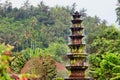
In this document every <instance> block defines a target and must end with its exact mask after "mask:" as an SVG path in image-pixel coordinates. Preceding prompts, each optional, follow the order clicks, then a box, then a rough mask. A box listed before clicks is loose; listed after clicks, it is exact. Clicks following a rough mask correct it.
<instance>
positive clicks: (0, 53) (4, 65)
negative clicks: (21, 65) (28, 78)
mask: <svg viewBox="0 0 120 80" xmlns="http://www.w3.org/2000/svg"><path fill="white" fill-rule="evenodd" d="M11 49H12V48H11V47H8V46H5V44H0V79H1V80H12V79H11V78H10V76H9V74H8V73H7V69H8V68H9V63H8V62H9V61H10V60H11V58H10V57H9V56H7V55H5V52H6V51H11Z"/></svg>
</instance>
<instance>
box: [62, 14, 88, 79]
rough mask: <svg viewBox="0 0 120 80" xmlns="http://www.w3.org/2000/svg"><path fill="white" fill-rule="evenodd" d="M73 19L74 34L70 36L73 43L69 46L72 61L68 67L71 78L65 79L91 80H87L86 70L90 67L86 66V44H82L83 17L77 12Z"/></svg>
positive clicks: (69, 55)
mask: <svg viewBox="0 0 120 80" xmlns="http://www.w3.org/2000/svg"><path fill="white" fill-rule="evenodd" d="M72 17H73V20H71V22H72V27H70V29H71V31H72V34H71V35H70V36H69V37H70V40H71V42H70V44H68V46H69V48H70V50H71V52H70V53H68V54H67V56H68V58H69V59H70V66H66V68H67V69H68V70H69V71H70V72H71V73H70V75H69V78H65V79H64V80H90V79H89V78H85V70H86V69H87V68H88V66H86V65H85V60H86V56H87V54H85V53H83V51H84V47H85V44H83V43H82V38H83V37H84V36H83V35H82V31H83V27H82V26H81V23H82V20H81V19H80V17H81V15H80V13H78V12H75V13H73V14H72Z"/></svg>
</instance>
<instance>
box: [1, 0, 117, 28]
mask: <svg viewBox="0 0 120 80" xmlns="http://www.w3.org/2000/svg"><path fill="white" fill-rule="evenodd" d="M1 1H2V2H4V1H5V0H1ZM9 1H11V2H12V4H13V6H18V7H19V6H21V5H22V4H23V3H24V2H25V1H26V0H9ZM29 1H30V3H31V4H33V5H37V4H38V3H39V2H40V1H43V2H44V3H45V4H46V5H48V6H50V7H53V6H55V5H59V6H71V5H72V4H73V3H76V4H77V9H78V10H79V9H82V8H85V9H87V14H88V15H90V16H95V15H97V16H98V17H100V19H102V20H103V19H105V20H107V22H108V24H110V25H111V24H115V25H116V26H118V25H117V23H115V21H116V13H115V8H116V7H117V6H116V4H117V0H29Z"/></svg>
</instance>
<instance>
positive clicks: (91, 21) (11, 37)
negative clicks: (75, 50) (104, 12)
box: [0, 0, 120, 80]
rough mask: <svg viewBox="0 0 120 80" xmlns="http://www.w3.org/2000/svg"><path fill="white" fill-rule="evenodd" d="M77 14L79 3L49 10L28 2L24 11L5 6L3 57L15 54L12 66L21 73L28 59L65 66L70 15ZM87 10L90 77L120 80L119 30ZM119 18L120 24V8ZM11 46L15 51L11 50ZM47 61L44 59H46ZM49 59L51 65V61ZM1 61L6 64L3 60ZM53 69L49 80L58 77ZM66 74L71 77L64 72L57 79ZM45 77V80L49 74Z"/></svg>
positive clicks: (0, 23)
mask: <svg viewBox="0 0 120 80" xmlns="http://www.w3.org/2000/svg"><path fill="white" fill-rule="evenodd" d="M118 3H120V0H118ZM73 11H75V4H73V5H72V6H66V7H59V6H55V7H49V6H47V5H45V4H44V3H43V2H40V3H38V6H33V5H31V4H30V3H29V0H28V1H26V2H25V3H24V5H23V6H21V7H20V8H17V7H14V8H13V7H12V3H11V2H9V1H6V2H5V3H4V4H3V3H1V4H0V43H1V45H0V54H1V55H2V54H3V53H4V52H6V51H8V52H11V53H12V54H11V56H12V57H13V56H15V58H14V60H11V62H10V64H9V66H10V68H11V70H12V71H13V72H14V73H17V74H19V73H20V70H21V69H22V68H23V66H24V65H25V63H26V62H27V61H28V60H30V59H33V58H34V57H38V56H41V57H43V58H46V59H45V62H44V63H45V64H44V65H43V64H41V63H40V64H41V65H42V66H46V65H50V64H49V63H53V62H52V61H53V60H52V59H54V60H55V61H57V62H59V63H61V64H63V65H65V64H67V61H66V60H67V58H66V56H65V54H66V53H67V52H69V49H68V48H67V44H68V41H69V39H68V35H69V34H70V29H69V28H70V25H71V22H70V21H71V14H70V13H71V12H73ZM85 11H86V10H85V9H82V10H80V12H81V14H82V15H83V17H82V18H83V19H84V21H83V24H82V25H84V28H85V29H84V35H85V36H86V38H85V39H84V40H85V41H84V42H85V43H86V52H87V53H89V57H88V61H89V69H88V71H87V73H86V74H87V75H88V76H90V77H92V78H93V79H94V80H120V54H119V53H120V29H119V27H115V26H114V25H107V21H106V20H101V19H100V18H99V17H97V16H94V17H91V16H88V15H87V14H86V13H85ZM116 15H117V21H118V22H119V23H120V6H119V5H118V7H117V8H116ZM8 44H9V45H11V46H12V47H13V46H14V48H12V49H11V47H10V49H9V48H8V49H7V48H6V46H7V47H9V46H8ZM3 47H4V48H3ZM48 55H50V56H48ZM45 56H47V57H45ZM50 57H52V59H51V58H50ZM43 58H40V59H42V60H43ZM33 60H34V59H33ZM49 60H50V61H51V62H47V61H49ZM20 61H21V62H20ZM0 62H1V63H2V60H1V61H0ZM53 67H55V66H54V65H53V66H49V68H50V69H51V70H52V71H53V72H51V71H49V70H48V73H50V75H49V76H47V80H49V79H50V80H51V79H52V78H54V77H53V76H54V75H55V74H54V73H56V71H55V70H53ZM1 68H2V67H0V69H1ZM46 68H47V67H46ZM40 69H41V68H40ZM43 70H44V69H43ZM28 72H31V71H28ZM43 72H45V71H43ZM63 73H64V74H67V73H65V72H61V73H59V74H57V77H61V78H64V77H65V76H67V75H62V74H63ZM0 74H1V73H0ZM38 74H40V73H38ZM51 74H52V75H51ZM41 75H43V76H42V78H43V79H44V77H45V75H44V74H41ZM51 76H52V77H51ZM0 77H1V75H0ZM3 80H10V79H7V78H5V79H3ZM44 80H45V79H44Z"/></svg>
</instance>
